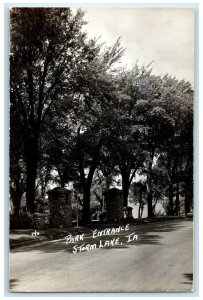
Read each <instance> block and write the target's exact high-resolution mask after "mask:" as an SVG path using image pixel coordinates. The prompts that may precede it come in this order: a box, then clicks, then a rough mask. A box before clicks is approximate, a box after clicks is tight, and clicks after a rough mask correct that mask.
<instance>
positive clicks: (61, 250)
mask: <svg viewBox="0 0 203 300" xmlns="http://www.w3.org/2000/svg"><path fill="white" fill-rule="evenodd" d="M132 232H135V233H136V234H137V235H138V239H137V240H134V241H133V242H129V243H128V242H127V238H126V237H125V236H126V233H127V234H130V233H132ZM132 236H133V235H132ZM114 237H115V236H113V235H112V236H111V237H109V236H107V237H105V239H112V238H114ZM116 237H119V238H120V240H121V241H122V245H118V246H117V247H116V248H114V247H104V248H96V250H91V251H84V252H77V253H76V254H73V253H72V249H73V246H74V245H75V244H68V245H67V244H66V243H65V240H58V241H49V242H44V243H41V244H38V245H30V246H24V247H19V248H16V249H12V250H11V253H10V290H11V291H12V292H161V291H162V292H166V291H169V292H170V291H173V292H174V291H191V290H192V277H193V222H192V221H191V220H188V221H186V220H173V221H165V222H160V223H148V224H143V225H130V230H129V231H128V232H121V233H120V234H117V236H116ZM95 240H96V239H95ZM91 242H92V239H90V238H89V237H88V236H87V237H86V238H85V239H84V241H83V243H85V244H86V243H91ZM93 242H94V241H93ZM76 244H79V243H77V242H76ZM80 244H81V243H80Z"/></svg>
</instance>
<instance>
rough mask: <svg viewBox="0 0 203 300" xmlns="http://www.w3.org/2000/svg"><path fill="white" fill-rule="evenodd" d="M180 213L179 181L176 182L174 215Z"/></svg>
mask: <svg viewBox="0 0 203 300" xmlns="http://www.w3.org/2000/svg"><path fill="white" fill-rule="evenodd" d="M179 215H180V191H179V182H177V183H176V216H179Z"/></svg>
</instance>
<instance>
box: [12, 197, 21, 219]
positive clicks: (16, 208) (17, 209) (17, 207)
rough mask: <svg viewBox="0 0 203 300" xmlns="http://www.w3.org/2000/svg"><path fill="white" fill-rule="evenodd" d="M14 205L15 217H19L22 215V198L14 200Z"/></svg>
mask: <svg viewBox="0 0 203 300" xmlns="http://www.w3.org/2000/svg"><path fill="white" fill-rule="evenodd" d="M11 200H12V203H13V214H14V216H19V214H20V205H21V197H18V196H17V195H16V197H15V198H12V199H11Z"/></svg>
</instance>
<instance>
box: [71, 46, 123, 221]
mask: <svg viewBox="0 0 203 300" xmlns="http://www.w3.org/2000/svg"><path fill="white" fill-rule="evenodd" d="M100 50H101V51H100V53H99V55H97V56H95V58H94V60H93V61H92V62H90V63H88V64H86V65H85V66H84V68H83V69H80V70H79V72H78V74H77V81H76V86H75V95H74V97H75V98H74V99H75V105H74V107H73V114H71V118H72V122H73V123H74V124H75V127H76V128H77V132H76V139H75V147H76V148H75V153H76V156H77V162H78V169H79V174H80V183H81V186H82V188H83V217H82V221H83V223H88V222H89V221H90V190H91V185H92V180H93V176H94V172H95V170H96V168H97V167H98V165H99V161H100V153H101V149H102V147H103V145H105V140H106V139H107V136H109V132H110V130H109V128H110V124H111V123H110V117H111V109H112V99H113V97H114V95H115V94H116V88H115V86H114V84H113V81H114V72H115V70H114V69H113V66H114V64H115V63H116V62H118V61H119V59H120V57H121V55H122V53H123V49H122V47H121V46H120V41H119V40H117V42H116V43H115V44H114V45H113V46H112V47H110V48H106V49H104V50H102V49H100Z"/></svg>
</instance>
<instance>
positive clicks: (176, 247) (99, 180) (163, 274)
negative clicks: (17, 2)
mask: <svg viewBox="0 0 203 300" xmlns="http://www.w3.org/2000/svg"><path fill="white" fill-rule="evenodd" d="M194 52H195V9H194V8H192V7H184V6H183V5H182V7H181V5H180V6H178V7H167V6H165V7H150V6H149V7H146V6H145V7H136V6H135V5H134V6H130V5H128V6H127V5H126V7H125V6H122V7H119V6H116V5H115V6H114V7H109V6H108V5H105V4H104V5H103V6H102V5H100V6H95V7H94V6H89V7H88V6H84V7H82V5H81V7H79V6H78V7H76V6H73V7H71V6H67V5H65V4H64V6H51V5H50V6H44V7H43V6H40V5H39V6H37V5H35V6H31V5H30V6H28V5H26V6H13V7H12V8H10V11H9V99H8V102H9V206H8V210H9V211H8V219H9V221H8V223H9V262H8V264H9V278H8V279H9V291H10V292H11V293H165V294H166V295H167V294H169V293H174V292H179V293H185V292H187V293H188V295H189V294H190V293H191V292H193V290H194V280H193V277H194V276H195V272H196V270H195V268H194V250H195V249H194V224H195V222H196V220H195V218H194V217H193V215H194V211H195V207H196V199H195V197H194V180H193V179H194V94H195V86H196V85H195V79H194V78H195V76H194V74H195V60H194Z"/></svg>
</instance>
